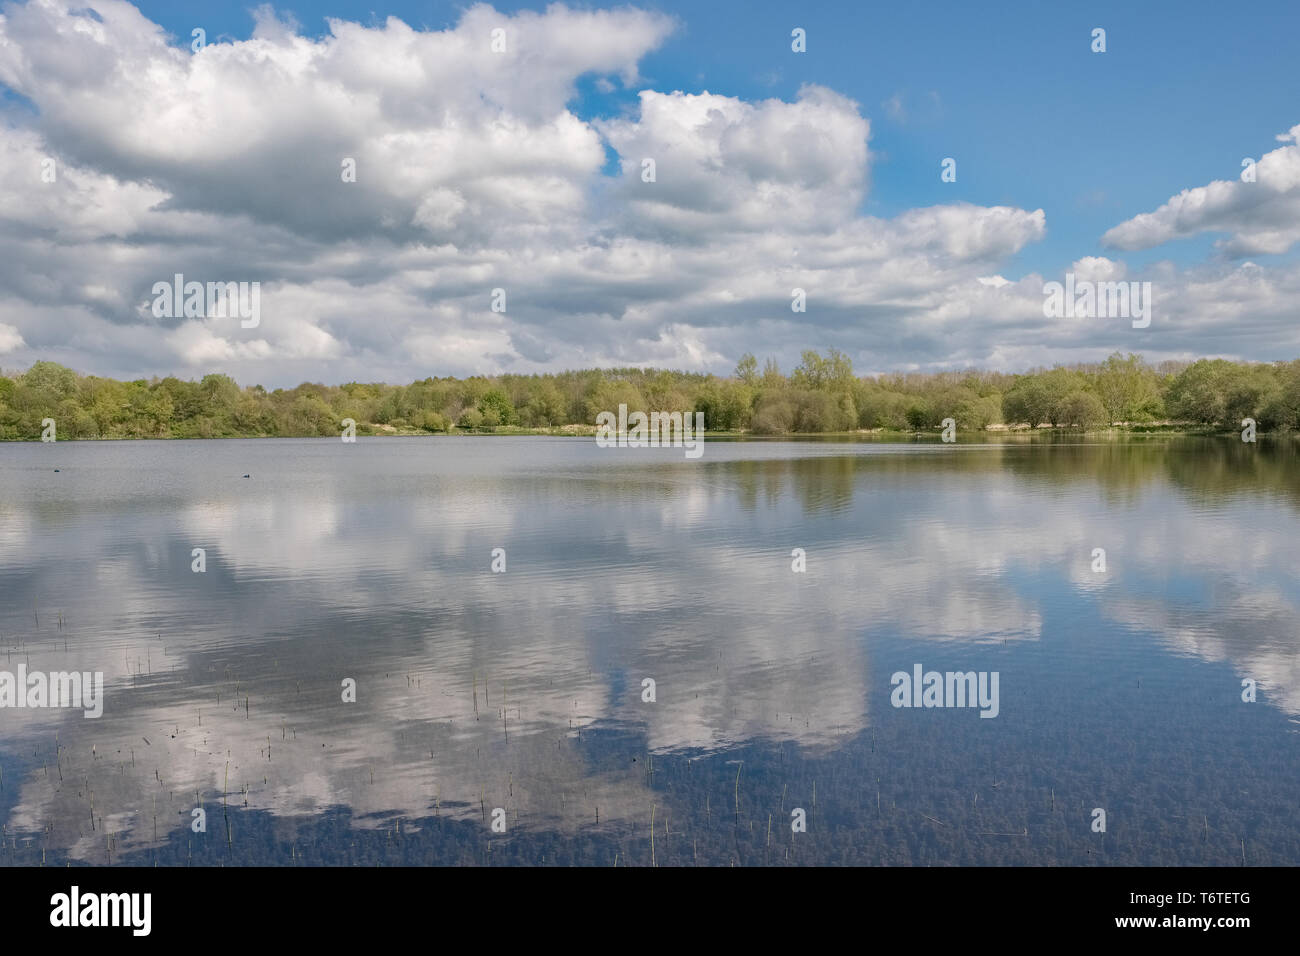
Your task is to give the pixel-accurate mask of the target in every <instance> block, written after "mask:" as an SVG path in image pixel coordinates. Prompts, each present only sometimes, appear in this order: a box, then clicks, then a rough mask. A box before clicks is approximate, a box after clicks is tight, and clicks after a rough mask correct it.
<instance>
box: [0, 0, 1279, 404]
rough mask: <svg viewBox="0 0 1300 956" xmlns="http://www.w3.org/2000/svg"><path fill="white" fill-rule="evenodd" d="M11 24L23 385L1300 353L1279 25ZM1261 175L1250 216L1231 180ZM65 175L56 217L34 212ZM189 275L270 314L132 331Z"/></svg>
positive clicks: (1207, 16) (240, 11) (143, 19)
mask: <svg viewBox="0 0 1300 956" xmlns="http://www.w3.org/2000/svg"><path fill="white" fill-rule="evenodd" d="M0 6H2V7H3V9H4V10H5V20H4V21H0V41H3V42H0V120H2V121H3V123H4V129H5V131H6V132H7V134H8V135H7V136H6V138H5V141H4V142H3V143H0V145H2V146H3V147H4V152H0V172H4V171H6V170H7V171H8V172H9V175H8V176H7V179H8V180H9V181H10V182H11V183H17V184H18V185H13V186H12V189H13V194H12V196H3V197H0V198H3V199H6V200H8V201H7V202H6V203H0V252H5V251H6V250H9V251H10V252H11V254H10V255H9V256H8V257H7V258H8V260H9V264H8V266H7V267H5V266H0V364H3V365H5V366H7V367H13V366H15V365H19V366H21V365H23V364H25V363H29V362H31V361H34V360H36V359H37V358H55V359H57V360H62V361H65V362H67V363H68V364H72V365H74V366H75V367H78V368H81V369H82V370H86V371H100V372H104V373H110V374H127V375H130V376H131V377H135V376H136V375H139V374H167V373H169V372H175V373H177V374H184V375H193V374H201V373H203V372H205V371H211V370H220V371H231V372H233V373H235V374H237V375H238V376H240V377H241V379H250V380H254V379H255V380H259V381H267V382H277V383H278V382H289V383H293V381H295V380H296V379H298V378H299V377H304V378H305V377H311V378H319V379H323V380H345V379H349V378H355V377H365V376H367V375H368V376H371V377H375V378H387V379H401V378H404V377H422V375H423V374H430V373H434V374H437V373H442V374H469V373H473V372H496V371H535V370H543V369H550V368H556V367H566V366H579V365H669V366H673V367H688V368H698V369H703V370H708V371H715V372H726V371H728V370H729V369H730V367H731V365H733V364H734V361H735V358H736V357H738V355H739V353H740V352H741V351H746V350H752V351H755V352H758V353H759V354H760V357H761V356H762V355H764V354H770V355H772V356H774V357H776V358H778V359H779V360H780V362H781V363H782V365H783V367H788V366H789V365H790V364H792V362H794V361H797V359H798V355H799V352H800V351H801V350H802V349H803V348H809V347H812V348H821V349H825V348H831V347H834V348H840V349H842V350H844V351H846V352H847V353H848V354H849V355H850V356H851V357H852V358H853V359H854V362H855V364H856V367H857V368H858V369H859V370H860V371H864V372H878V371H890V370H909V369H927V368H961V367H970V366H982V367H992V368H1001V369H1007V370H1020V369H1023V368H1027V367H1033V366H1037V365H1045V364H1054V363H1058V362H1062V363H1069V362H1075V361H1091V360H1095V359H1098V358H1102V357H1104V356H1105V355H1106V354H1108V353H1109V352H1111V351H1115V350H1121V351H1138V352H1142V353H1143V354H1145V355H1147V356H1148V357H1149V358H1153V359H1160V358H1181V359H1186V358H1193V357H1199V356H1204V355H1221V356H1225V357H1229V358H1239V359H1240V358H1244V359H1256V360H1274V359H1289V358H1293V357H1296V356H1297V355H1300V323H1297V322H1296V321H1295V319H1296V317H1297V316H1296V314H1295V309H1294V307H1293V305H1292V303H1294V302H1295V301H1296V296H1297V294H1298V293H1300V262H1298V261H1297V259H1298V257H1297V254H1296V246H1297V245H1300V144H1296V143H1295V137H1296V133H1295V130H1297V129H1300V102H1298V98H1297V95H1296V94H1297V85H1298V84H1300V79H1298V78H1297V77H1298V76H1300V72H1298V71H1297V70H1296V63H1295V49H1296V47H1295V43H1294V42H1293V38H1294V36H1295V35H1296V27H1297V26H1298V25H1300V12H1297V8H1296V6H1295V5H1294V4H1290V3H1282V2H1265V3H1259V4H1252V5H1251V6H1250V7H1249V8H1244V7H1231V6H1224V5H1222V4H1210V3H1206V2H1200V0H1194V2H1182V3H1172V2H1171V3H1143V4H1132V3H1109V2H1100V3H1089V4H1087V5H1078V4H1057V3H1032V2H1019V3H1014V2H1013V3H999V4H997V5H979V4H969V3H930V4H879V3H819V4H789V3H775V2H752V0H751V2H743V3H742V2H730V0H727V2H711V3H708V4H671V3H635V4H620V5H617V6H615V5H608V4H592V5H581V4H572V5H569V7H568V8H567V10H566V9H565V8H564V7H550V8H548V7H547V6H546V5H544V4H516V3H508V2H501V3H496V4H495V5H493V6H491V7H489V6H486V5H480V6H474V5H453V4H449V3H429V2H421V3H407V2H397V3H391V4H388V5H376V4H374V3H372V2H366V3H358V2H354V0H325V2H310V3H308V2H295V3H291V4H278V5H275V6H274V7H273V8H271V7H263V8H262V9H260V10H258V9H255V8H256V7H257V5H255V4H251V3H246V2H242V3H229V2H205V3H189V2H166V0H139V2H137V3H135V4H134V5H131V4H127V3H125V2H124V0H86V2H85V4H82V5H81V8H84V9H89V10H95V11H96V12H95V14H94V17H91V16H90V15H89V14H86V13H85V12H84V10H83V9H79V6H78V4H73V3H68V2H65V0H29V2H22V3H15V2H8V3H3V4H0ZM136 10H138V12H139V15H137V14H136V12H135V11H136ZM390 16H391V17H396V18H398V19H399V20H400V21H402V22H403V23H404V24H407V25H409V27H410V28H411V29H412V30H414V31H416V32H415V33H411V32H410V31H408V30H407V29H406V27H392V26H390V25H389V24H388V23H387V18H388V17H390ZM327 18H337V19H339V20H342V21H346V22H349V23H351V24H357V25H359V26H357V27H343V28H341V30H340V32H339V33H338V35H337V36H335V35H333V34H332V33H331V31H330V29H329V27H328V26H327V22H326V21H327ZM584 18H585V19H584ZM494 24H503V25H505V26H506V28H507V29H508V30H509V31H510V36H511V38H512V39H511V43H512V44H514V45H513V46H512V47H511V51H510V53H511V55H510V57H507V58H506V59H504V60H502V59H498V60H496V61H492V60H491V57H490V55H489V54H488V52H487V42H486V39H485V34H486V32H487V30H488V29H489V28H490V27H492V26H493V25H494ZM155 25H156V26H155ZM195 27H202V28H204V29H205V30H206V31H207V39H208V44H209V46H208V47H207V48H206V49H205V50H204V51H202V52H199V53H194V52H192V51H191V50H190V33H191V30H192V29H193V28H195ZM796 27H799V28H802V29H804V30H805V31H806V33H807V52H806V53H795V52H793V51H792V50H791V38H790V34H791V30H792V29H794V28H796ZM1097 27H1100V28H1103V29H1104V30H1105V31H1106V46H1107V49H1106V52H1104V53H1095V52H1093V51H1092V49H1091V46H1092V31H1093V29H1094V28H1097ZM679 92H680V93H681V94H689V95H685V96H682V95H676V94H677V93H679ZM706 92H707V94H708V95H707V96H705V95H703V94H705V93H706ZM1288 144H1290V145H1288ZM1265 154H1268V156H1269V158H1268V160H1267V161H1265V162H1263V163H1261V166H1260V171H1261V172H1260V180H1259V183H1258V187H1259V188H1255V186H1253V185H1245V184H1242V183H1241V182H1239V174H1240V171H1241V161H1242V159H1243V157H1251V158H1254V159H1260V158H1261V157H1264V156H1265ZM648 155H655V156H658V158H659V161H660V163H661V168H660V176H659V179H658V181H657V182H656V183H655V184H653V185H652V186H649V187H647V186H645V185H644V184H642V183H641V182H640V181H639V176H638V172H639V166H638V164H639V162H640V159H641V157H643V156H648ZM343 156H356V157H360V163H361V166H360V168H361V169H362V171H363V174H362V176H361V177H360V179H359V181H358V183H356V184H353V188H351V189H341V188H339V186H338V185H337V184H338V176H337V169H338V164H339V161H340V157H343ZM945 157H952V158H953V159H955V160H956V162H957V180H956V182H951V183H946V182H943V181H941V178H940V164H941V161H942V160H943V159H944V158H945ZM51 158H52V159H54V160H57V162H59V163H61V164H66V165H65V166H62V167H61V168H64V169H66V170H67V171H68V175H67V176H66V177H65V178H64V179H62V180H60V183H62V185H59V186H57V188H49V189H41V190H31V189H29V188H26V187H25V186H22V183H24V182H27V181H29V178H30V176H31V175H32V173H31V172H30V171H31V170H33V169H34V168H35V167H36V166H37V165H38V164H39V162H40V161H41V160H42V159H51ZM675 164H676V165H675ZM682 164H684V165H682ZM331 170H333V172H331ZM24 171H25V172H24ZM23 177H28V179H24V178H23ZM0 182H2V181H0ZM50 185H52V184H50ZM3 188H4V187H3V186H2V185H0V189H3ZM1184 190H1190V192H1189V193H1188V194H1187V195H1186V196H1182V197H1180V194H1181V193H1183V191H1184ZM5 210H7V211H5ZM1040 211H1041V212H1040ZM1108 230H1114V232H1112V233H1111V235H1110V236H1108V237H1107V239H1103V236H1105V235H1106V234H1107V231H1108ZM0 258H5V257H0ZM187 271H188V273H189V274H191V275H197V274H198V273H206V276H205V277H206V278H208V279H209V280H211V279H213V278H222V277H226V276H228V277H230V278H234V279H244V278H247V279H249V280H252V281H258V282H260V283H261V284H262V287H263V291H264V301H265V303H266V306H267V309H268V312H269V314H271V315H274V316H276V317H277V318H276V320H275V321H272V322H268V323H267V324H266V325H265V326H263V327H261V328H259V329H256V330H253V331H249V330H240V329H239V328H238V327H235V328H231V327H228V326H223V325H221V324H220V323H217V322H214V321H212V316H203V317H200V318H202V319H203V321H197V322H196V321H190V322H186V321H184V320H183V319H184V317H174V318H173V317H168V318H166V319H164V320H161V321H157V316H153V317H151V316H149V315H148V311H149V309H148V299H147V295H148V293H149V291H150V289H151V287H152V285H153V282H154V280H156V279H159V278H166V277H170V276H171V275H173V274H174V273H176V272H187ZM1071 271H1072V272H1075V273H1077V274H1078V275H1079V276H1080V277H1089V276H1090V277H1092V278H1094V279H1097V280H1114V279H1120V278H1127V279H1128V280H1131V281H1138V280H1143V281H1152V282H1153V284H1154V286H1155V297H1156V303H1157V305H1156V308H1157V318H1156V320H1155V321H1154V322H1153V323H1152V324H1151V326H1150V328H1148V329H1143V330H1140V332H1141V334H1138V331H1139V330H1136V329H1135V328H1132V327H1129V326H1128V325H1127V323H1123V322H1113V323H1110V324H1107V323H1105V322H1092V323H1087V324H1082V323H1074V324H1069V323H1062V322H1060V321H1053V320H1051V319H1049V318H1046V317H1045V316H1044V315H1043V314H1042V303H1043V292H1042V286H1043V284H1044V282H1046V281H1052V280H1059V279H1060V278H1061V277H1062V276H1063V274H1064V273H1066V272H1071ZM795 286H797V287H800V288H807V291H808V301H809V303H810V304H809V308H808V311H807V313H804V314H797V315H792V314H791V310H790V308H789V305H790V297H791V292H790V290H791V288H792V287H795ZM496 287H501V288H507V289H509V290H511V296H512V297H511V302H512V305H511V306H510V307H509V309H508V311H507V313H505V314H503V315H494V314H493V313H491V312H490V311H487V310H486V309H485V307H484V303H486V301H487V298H488V295H489V292H490V290H491V289H492V288H496Z"/></svg>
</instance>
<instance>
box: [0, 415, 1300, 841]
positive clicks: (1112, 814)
mask: <svg viewBox="0 0 1300 956" xmlns="http://www.w3.org/2000/svg"><path fill="white" fill-rule="evenodd" d="M1296 449H1297V445H1296V444H1295V443H1294V442H1292V441H1291V440H1289V439H1286V440H1284V439H1269V438H1264V437H1261V439H1260V441H1259V442H1258V443H1257V444H1254V445H1250V444H1244V443H1242V442H1240V441H1239V440H1234V439H1229V438H1190V437H1183V438H1168V437H1158V438H1156V437H1151V438H1138V439H1132V440H1115V441H1098V442H1088V441H1084V440H1079V439H1077V438H1076V439H1074V440H1073V441H1061V440H1041V439H1035V440H1025V439H1021V438H1014V439H1012V438H1008V439H1007V440H1004V441H994V442H991V443H978V444H977V443H975V442H973V441H969V440H966V439H964V438H963V440H961V441H959V442H958V443H957V444H955V445H945V444H940V443H929V442H927V443H897V444H889V443H881V442H858V443H846V442H795V441H762V442H744V441H739V442H708V443H706V445H705V451H704V454H703V457H701V458H699V459H695V460H691V459H688V458H687V457H686V456H685V455H684V454H683V452H682V450H681V449H615V448H604V449H602V448H598V447H596V445H595V443H594V441H592V440H591V439H573V440H568V439H553V438H532V437H529V438H506V437H485V438H463V437H456V438H450V437H430V438H411V439H397V438H380V439H367V438H360V439H358V440H357V441H356V442H355V443H344V442H341V441H339V440H337V439H302V440H295V439H275V440H271V439H264V440H252V441H207V442H181V441H176V442H95V443H57V444H46V445H42V444H36V443H29V444H6V445H0V672H8V673H11V674H16V673H17V672H18V669H19V667H20V665H21V666H22V667H23V668H24V669H25V671H26V672H27V673H31V672H43V673H49V672H71V671H77V672H85V673H95V672H98V673H102V675H103V692H102V698H103V699H102V716H100V717H98V718H90V717H86V716H84V715H83V709H82V708H80V707H17V706H0V773H2V774H3V776H2V779H0V820H2V821H3V824H4V830H3V845H2V846H0V862H3V863H6V864H12V865H40V864H42V863H44V864H45V865H47V866H49V865H63V864H65V863H72V864H74V865H76V864H96V865H103V864H114V865H117V864H122V865H141V864H144V865H152V864H154V863H157V864H159V865H179V866H185V865H196V866H197V865H227V866H229V865H246V864H272V865H284V866H292V865H321V864H327V865H374V864H394V865H395V864H417V865H439V864H478V865H511V864H546V865H551V864H558V865H599V866H613V865H618V866H624V865H628V866H648V865H652V864H654V865H659V866H669V865H694V864H699V865H730V864H736V865H809V864H873V865H875V864H882V865H963V864H981V865H1003V864H1031V865H1050V864H1084V865H1089V864H1095V865H1135V864H1148V865H1159V864H1174V865H1241V864H1243V862H1244V863H1245V864H1246V865H1252V866H1253V865H1263V864H1272V865H1278V864H1281V865H1295V864H1297V863H1300V809H1298V808H1300V735H1298V731H1300V723H1298V716H1297V715H1300V629H1298V628H1297V624H1296V622H1297V614H1296V610H1297V605H1298V604H1300V587H1298V585H1297V579H1296V573H1295V569H1296V567H1297V558H1298V557H1300V515H1298V509H1300V471H1298V470H1297V464H1298V459H1297V451H1296ZM56 468H57V469H58V472H57V473H56V472H55V470H54V469H56ZM244 475H248V476H249V477H248V478H244V477H243V476H244ZM197 548H201V549H204V552H205V554H204V559H203V560H204V562H205V565H204V567H205V570H203V571H202V572H199V571H195V570H194V566H195V563H196V561H197V558H196V557H195V555H194V549H197ZM498 548H499V549H503V551H504V556H500V555H498V556H497V557H495V558H494V554H493V551H494V549H498ZM795 549H802V554H801V555H799V554H792V552H794V551H795ZM1095 549H1103V550H1104V564H1105V567H1104V570H1098V569H1096V568H1097V566H1098V561H1099V559H1098V556H1097V555H1096V553H1095ZM502 560H504V566H505V569H504V571H494V570H493V564H494V561H495V562H496V563H497V566H498V567H500V566H501V561H502ZM796 565H802V567H803V568H804V570H802V571H795V570H793V569H792V566H796ZM918 665H919V666H920V667H921V669H922V672H923V673H924V672H929V671H936V672H939V673H940V674H941V675H946V674H947V673H949V672H952V673H963V674H964V673H974V674H980V675H986V676H987V675H992V674H994V673H996V674H997V675H998V681H997V684H996V685H995V686H996V688H997V696H996V707H995V708H991V707H985V708H983V712H984V713H988V714H989V716H987V717H983V716H981V712H982V710H981V708H980V707H978V706H933V707H931V706H895V704H896V703H897V702H898V701H899V695H900V691H898V690H897V689H896V687H895V680H894V675H895V674H898V673H902V674H906V675H909V676H910V675H911V674H913V673H914V669H915V668H916V667H917V666H918ZM0 679H3V675H2V674H0ZM346 680H350V681H354V682H355V700H354V701H345V700H344V697H345V696H348V693H347V689H346V688H345V686H344V682H345V681H346ZM647 680H650V681H653V685H652V686H653V698H654V699H653V700H649V699H647V698H648V696H649V687H648V686H647V685H646V684H645V681H647ZM1244 681H1251V682H1253V686H1254V698H1255V699H1254V700H1245V699H1243V696H1250V694H1249V693H1248V688H1247V687H1244V686H1243V682H1244ZM916 694H917V696H916V697H915V698H912V697H911V695H910V693H909V695H908V700H909V702H911V701H913V700H914V701H916V702H920V700H921V696H920V695H921V691H920V690H919V689H918V690H917V691H916ZM944 700H945V702H947V703H952V696H951V694H949V695H948V696H947V697H946V698H944ZM966 703H967V704H970V703H972V702H971V701H966ZM994 711H995V715H994ZM196 809H198V810H202V811H203V812H202V814H199V815H197V816H196V814H195V812H194V811H195V810H196ZM1098 810H1103V811H1104V820H1105V829H1104V831H1102V830H1099V829H1098V823H1097V821H1098V817H1097V811H1098ZM494 811H498V812H496V813H494ZM796 811H802V814H801V815H800V814H799V813H797V812H796ZM200 817H201V818H202V822H203V823H204V824H205V827H204V828H203V829H202V830H201V831H199V832H196V829H195V827H196V825H197V822H198V821H199V818H200ZM494 818H495V820H496V825H497V829H496V830H494V828H493V823H494ZM801 821H802V823H803V826H802V827H799V828H798V829H797V831H796V826H797V825H798V823H800V822H801ZM501 829H504V832H500V830H501Z"/></svg>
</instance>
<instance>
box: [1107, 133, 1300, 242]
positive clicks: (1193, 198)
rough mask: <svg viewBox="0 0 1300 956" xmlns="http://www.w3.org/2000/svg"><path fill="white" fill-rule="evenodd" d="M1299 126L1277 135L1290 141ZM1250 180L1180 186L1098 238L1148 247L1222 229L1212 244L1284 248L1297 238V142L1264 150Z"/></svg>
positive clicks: (1299, 217)
mask: <svg viewBox="0 0 1300 956" xmlns="http://www.w3.org/2000/svg"><path fill="white" fill-rule="evenodd" d="M1297 133H1300V126H1293V127H1292V128H1291V130H1290V131H1289V132H1287V133H1286V134H1283V135H1280V136H1278V137H1277V139H1278V140H1279V141H1280V142H1291V143H1293V144H1294V143H1295V140H1296V136H1297ZM1255 179H1256V181H1255V182H1253V183H1252V182H1242V181H1240V179H1238V180H1236V181H1232V182H1228V181H1224V180H1215V181H1214V182H1212V183H1210V184H1209V185H1208V186H1198V187H1197V188H1195V189H1184V190H1183V191H1182V192H1181V193H1179V194H1178V195H1177V196H1174V197H1173V198H1171V199H1170V200H1169V201H1168V202H1166V203H1165V204H1164V205H1163V206H1161V207H1160V208H1159V209H1157V210H1156V211H1155V212H1148V213H1142V214H1141V215H1138V216H1134V217H1133V218H1132V219H1129V220H1127V221H1125V222H1122V223H1120V224H1119V225H1118V226H1115V227H1114V228H1113V229H1110V230H1108V231H1107V232H1106V234H1105V235H1104V236H1102V243H1103V244H1104V245H1106V246H1108V247H1110V248H1113V249H1122V250H1136V249H1149V248H1151V247H1152V246H1158V245H1161V244H1163V243H1166V242H1169V241H1171V240H1174V239H1183V238H1186V237H1188V236H1194V235H1198V234H1200V233H1203V232H1225V233H1228V237H1227V238H1226V239H1222V240H1220V241H1219V242H1218V243H1217V245H1218V247H1219V248H1220V249H1221V250H1222V251H1223V252H1224V254H1226V255H1227V256H1230V257H1233V258H1242V257H1245V256H1251V255H1262V254H1266V253H1274V254H1277V253H1283V252H1286V251H1287V250H1288V249H1290V248H1291V247H1292V246H1293V245H1294V244H1295V243H1296V242H1297V241H1300V146H1297V145H1291V146H1283V147H1280V148H1278V149H1275V150H1273V151H1272V152H1270V153H1265V154H1264V156H1263V157H1262V158H1261V159H1260V160H1259V162H1258V163H1256V164H1255Z"/></svg>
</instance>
